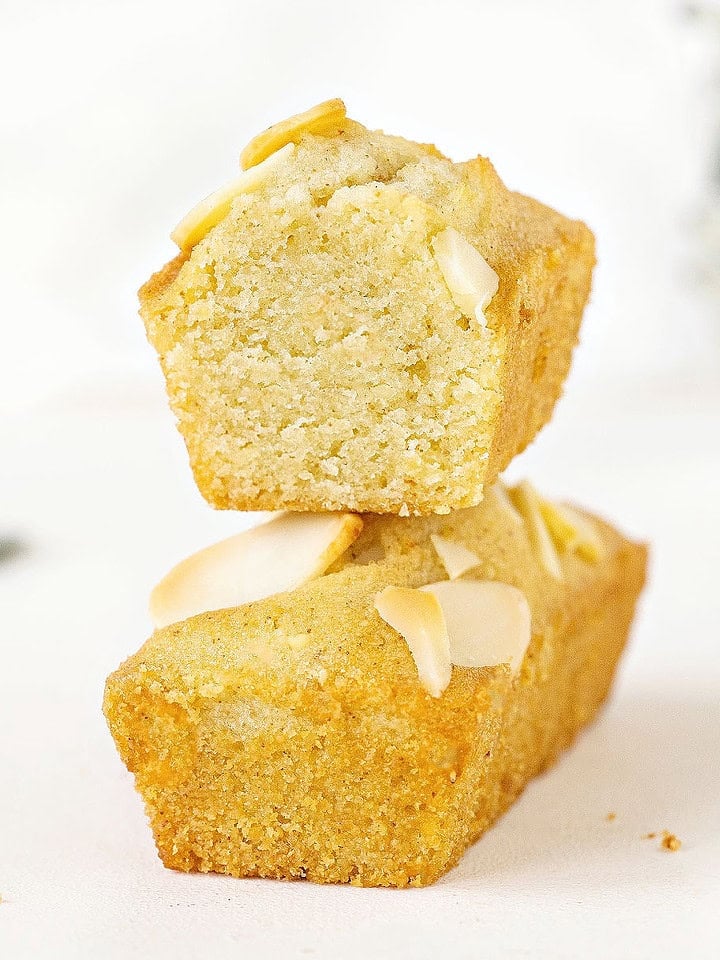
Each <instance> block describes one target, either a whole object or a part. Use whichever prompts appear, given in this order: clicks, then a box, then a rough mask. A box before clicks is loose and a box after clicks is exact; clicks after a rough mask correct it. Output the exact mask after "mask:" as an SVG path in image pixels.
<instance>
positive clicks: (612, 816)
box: [605, 810, 617, 823]
mask: <svg viewBox="0 0 720 960" xmlns="http://www.w3.org/2000/svg"><path fill="white" fill-rule="evenodd" d="M605 819H606V820H607V821H608V823H612V821H613V820H617V814H616V813H614V812H613V811H612V810H611V811H610V813H608V815H607V816H606V817H605Z"/></svg>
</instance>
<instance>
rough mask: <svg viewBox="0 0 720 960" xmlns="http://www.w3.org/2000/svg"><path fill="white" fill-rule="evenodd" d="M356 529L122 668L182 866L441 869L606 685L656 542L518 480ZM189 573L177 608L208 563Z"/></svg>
mask: <svg viewBox="0 0 720 960" xmlns="http://www.w3.org/2000/svg"><path fill="white" fill-rule="evenodd" d="M277 535H278V534H277V531H276V533H275V534H274V536H277ZM262 538H263V534H262V531H261V533H260V535H259V536H258V537H256V539H254V540H253V539H252V538H250V540H248V541H247V542H248V543H250V544H251V545H253V544H254V546H251V547H250V552H251V553H253V552H254V553H255V556H256V557H257V565H258V566H259V567H263V569H264V565H265V564H267V556H269V555H270V554H268V553H267V551H266V550H265V548H264V547H263V546H262ZM353 538H354V539H353ZM347 539H349V540H352V542H351V543H349V545H347V544H346V543H345V541H343V544H342V551H343V552H341V554H340V555H339V556H337V557H332V556H331V555H330V554H326V559H327V558H329V560H330V566H329V567H328V568H327V569H326V570H325V571H324V572H320V573H317V572H316V573H315V574H313V576H312V578H310V579H309V580H308V582H305V583H304V584H302V585H300V586H298V587H296V588H295V589H290V590H286V591H285V592H281V593H276V594H275V595H273V596H269V597H266V598H264V599H260V600H257V601H255V602H251V603H247V604H244V605H242V606H236V607H229V608H227V609H221V610H214V611H206V612H202V613H198V614H197V615H195V616H191V617H188V618H187V619H183V620H180V621H179V622H175V623H169V624H168V625H167V626H165V627H163V628H162V629H158V630H157V631H156V632H155V633H154V634H153V636H152V637H151V638H150V639H149V640H148V641H147V643H146V644H145V645H144V646H143V647H142V648H141V649H140V650H139V652H138V653H136V654H135V655H134V656H132V657H131V658H130V659H129V660H127V661H126V662H125V663H124V664H123V665H122V666H121V667H120V668H119V669H118V670H117V671H116V672H115V673H114V674H112V676H111V677H110V678H109V679H108V682H107V687H106V693H105V702H104V709H105V714H106V717H107V720H108V723H109V726H110V729H111V731H112V735H113V737H114V739H115V742H116V745H117V748H118V750H119V752H120V755H121V757H122V759H123V761H124V762H125V764H126V765H127V767H128V769H129V770H131V771H132V772H133V773H134V775H135V780H136V784H137V788H138V790H139V791H140V793H141V795H142V797H143V800H144V802H145V806H146V809H147V812H148V816H149V818H150V822H151V825H152V829H153V832H154V835H155V840H156V843H157V848H158V851H159V853H160V857H161V858H162V861H163V862H164V863H165V865H166V866H168V867H172V868H174V869H177V870H184V871H203V872H209V871H212V872H218V873H224V874H230V875H233V876H237V877H276V878H307V879H309V880H313V881H316V882H324V883H329V882H338V883H348V882H349V883H353V884H358V885H362V886H375V885H380V886H395V887H403V886H407V885H416V886H420V885H424V884H428V883H432V882H433V881H435V880H436V879H437V878H438V877H440V876H441V875H442V874H443V873H444V872H445V871H447V870H448V869H449V868H450V867H452V866H453V865H454V864H455V863H457V861H458V859H459V858H460V857H461V855H462V853H463V851H464V850H465V849H466V848H467V847H468V845H470V844H472V843H473V842H474V841H475V840H476V839H477V838H478V837H479V836H480V835H481V834H482V833H483V832H484V831H485V830H486V829H487V828H488V827H489V826H490V824H492V822H493V821H494V820H495V819H496V818H497V817H498V816H500V814H502V813H503V811H504V810H506V809H507V807H508V806H509V805H510V804H511V803H512V802H513V801H514V800H515V799H516V798H517V796H518V795H519V794H520V793H521V791H522V790H523V788H524V787H525V785H526V784H527V783H528V781H529V780H530V779H531V778H532V777H534V776H535V775H536V774H538V773H539V772H540V771H542V770H543V769H544V768H545V767H547V766H548V765H549V764H551V763H552V762H553V761H554V760H555V758H556V757H557V756H558V754H559V753H560V752H561V751H562V750H563V749H565V748H566V747H567V746H568V745H569V744H570V743H571V742H572V740H573V738H574V737H575V735H576V734H577V732H578V731H579V730H580V729H581V728H582V727H583V726H584V725H585V724H587V723H588V722H589V721H590V720H592V718H593V717H594V716H595V713H596V711H597V710H598V707H599V706H600V705H601V704H602V702H603V701H604V699H605V697H606V696H607V694H608V690H609V688H610V684H611V682H612V678H613V675H614V673H615V668H616V665H617V662H618V658H619V657H620V654H621V653H622V650H623V647H624V645H625V642H626V639H627V636H628V630H629V627H630V624H631V621H632V618H633V611H634V608H635V603H636V600H637V597H638V594H639V592H640V590H641V588H642V584H643V580H644V575H645V564H646V550H645V548H644V547H643V546H641V545H638V544H635V543H633V542H631V541H629V540H627V539H626V538H624V537H623V536H622V535H621V534H620V533H618V532H617V531H616V530H614V529H613V528H612V527H610V526H609V525H607V524H606V523H604V522H603V521H601V520H599V519H597V518H595V517H592V516H590V515H588V514H586V513H583V512H581V511H578V510H576V509H573V508H570V507H566V506H560V505H557V504H552V503H549V502H548V501H546V500H544V499H543V498H542V497H540V496H539V495H538V494H537V493H536V492H535V491H534V490H533V488H532V487H530V486H529V485H527V484H524V485H521V486H520V487H519V488H517V489H515V490H511V491H509V492H508V491H506V490H505V489H504V488H503V487H501V486H500V485H497V486H495V487H493V488H491V489H489V490H488V491H487V496H486V498H485V500H484V501H483V503H482V504H480V505H479V506H477V507H474V508H471V509H467V510H462V511H457V512H453V513H452V514H450V515H448V516H431V517H425V518H400V517H390V516H387V517H378V516H368V515H365V516H362V517H361V518H358V520H357V524H356V526H355V528H354V531H353V533H352V536H351V537H348V538H347ZM243 543H245V541H243ZM288 543H289V542H288ZM294 543H295V546H293V547H292V549H293V550H295V549H297V541H294ZM289 545H290V544H289ZM300 547H302V544H300ZM224 549H225V548H224ZM233 549H234V550H236V552H237V549H236V548H235V547H233ZM263 551H265V552H263ZM231 554H232V551H231V550H229V549H225V552H224V553H223V555H222V558H221V561H220V562H221V564H226V565H227V564H228V563H232V562H234V561H232V558H231ZM228 558H230V559H228ZM178 569H180V568H178ZM267 569H268V570H269V571H270V572H269V573H268V574H267V576H268V578H269V582H271V581H272V577H273V574H272V569H273V568H272V564H268V565H267ZM317 569H318V570H320V569H321V568H320V567H318V568H317ZM178 576H179V579H178ZM178 576H176V577H175V579H174V580H173V581H172V584H171V586H172V591H171V590H170V588H169V587H167V585H166V588H165V594H164V595H163V597H162V598H161V599H162V600H163V602H164V604H165V606H164V607H163V611H164V615H165V619H166V620H168V619H172V617H173V616H180V615H181V614H180V613H179V612H178V611H180V610H181V606H175V607H173V606H172V604H177V603H178V598H177V593H178V592H181V593H183V594H187V593H188V586H187V580H188V579H190V580H192V578H193V577H196V576H197V571H196V570H195V568H194V567H193V566H192V564H190V565H189V566H187V565H186V566H184V567H183V568H182V570H181V571H180V574H179V575H178ZM168 582H169V583H170V581H168ZM178 584H180V586H178ZM433 585H434V586H433ZM421 588H424V589H421ZM202 589H203V587H202V584H201V585H200V587H198V590H199V591H200V593H199V594H198V597H200V599H199V600H198V597H196V598H195V600H194V602H196V603H197V605H198V606H202V597H201V594H202ZM432 590H435V593H432ZM427 591H430V592H431V596H430V597H429V598H428V592H427ZM466 594H467V596H469V597H470V598H471V600H470V601H468V602H469V603H470V606H469V607H468V606H467V603H466V600H462V603H463V604H465V607H462V609H461V604H460V601H459V600H457V601H456V598H458V597H461V596H462V597H465V596H466ZM436 596H438V597H440V598H441V609H442V611H443V614H444V620H445V621H446V623H447V628H448V632H449V634H450V646H449V647H448V645H447V643H446V642H445V641H446V640H447V636H445V638H444V639H443V637H442V636H441V635H440V634H438V635H437V636H436V633H437V631H436V625H435V620H433V617H434V616H435V613H436V612H437V606H435V607H433V606H432V605H433V604H434V603H435V600H434V598H435V597H436ZM475 596H477V597H478V598H479V599H478V601H477V602H478V603H479V604H480V605H479V606H478V607H477V608H473V606H472V603H474V602H475V601H474V600H472V598H473V597H475ZM398 598H399V600H400V601H401V602H399V603H398ZM423 598H425V599H423ZM426 601H427V602H426ZM216 602H217V601H216ZM159 604H160V600H157V601H156V608H157V609H158V610H159V609H160V606H159ZM168 604H169V605H170V606H168ZM408 609H410V611H411V616H410V618H409V619H408V616H407V611H408ZM168 611H169V612H168ZM426 611H429V613H427V617H428V619H425V620H424V619H423V618H424V617H426ZM416 614H417V616H416ZM413 617H414V618H415V619H413ZM458 617H460V621H461V622H460V626H459V627H458ZM418 618H419V620H418ZM463 618H464V619H463ZM391 623H393V624H394V626H391ZM418 623H419V629H418ZM465 628H468V629H470V632H469V633H468V632H467V630H466V635H465V636H464V639H463V640H462V643H460V641H459V640H458V636H457V631H458V630H459V629H460V630H461V631H462V629H465ZM473 630H474V631H475V632H473ZM523 631H526V635H524V634H523ZM438 637H439V638H440V639H438ZM441 641H442V642H441ZM443 643H444V644H445V645H444V646H443ZM463 644H464V647H463ZM472 644H475V647H474V648H472V649H470V647H471V646H472ZM461 648H462V649H461ZM448 650H449V651H450V653H449V656H450V659H451V660H452V664H451V662H450V660H447V656H448ZM460 663H462V664H468V663H469V664H475V665H470V666H467V665H459V664H460Z"/></svg>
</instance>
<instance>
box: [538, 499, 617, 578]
mask: <svg viewBox="0 0 720 960" xmlns="http://www.w3.org/2000/svg"><path fill="white" fill-rule="evenodd" d="M540 512H541V513H542V515H543V520H544V521H545V525H546V526H547V528H548V530H549V531H550V535H551V537H552V538H553V540H554V541H555V545H556V546H557V548H558V549H559V550H562V551H563V552H565V553H576V554H577V555H578V556H579V557H582V559H583V560H587V561H588V562H590V563H597V562H598V560H600V558H601V557H602V555H603V553H604V548H603V542H602V540H601V539H600V536H599V534H598V532H597V530H596V529H595V526H594V525H593V523H592V522H591V521H590V520H588V518H587V517H585V516H583V514H581V513H579V512H578V511H577V510H573V508H572V507H567V506H564V505H563V506H560V505H559V504H557V503H550V501H549V500H542V502H541V504H540Z"/></svg>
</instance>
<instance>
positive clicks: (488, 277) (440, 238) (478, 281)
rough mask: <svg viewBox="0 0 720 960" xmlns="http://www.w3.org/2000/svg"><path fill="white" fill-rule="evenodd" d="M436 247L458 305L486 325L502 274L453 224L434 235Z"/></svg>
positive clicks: (447, 281) (442, 269)
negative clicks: (489, 307)
mask: <svg viewBox="0 0 720 960" xmlns="http://www.w3.org/2000/svg"><path fill="white" fill-rule="evenodd" d="M432 249H433V253H434V255H435V259H436V261H437V264H438V266H439V267H440V271H441V273H442V275H443V277H444V279H445V283H446V284H447V285H448V289H449V291H450V295H451V296H452V298H453V300H454V301H455V304H456V306H457V307H458V309H459V310H460V311H461V312H462V313H463V314H464V315H465V316H466V317H471V318H472V317H474V318H475V319H477V321H478V323H480V324H482V325H483V326H484V325H485V314H484V310H485V308H486V307H487V305H488V304H489V303H490V301H491V300H492V298H493V297H494V296H495V294H496V293H497V289H498V285H499V278H498V275H497V274H496V273H495V271H494V270H493V268H492V267H491V266H490V264H489V263H488V262H487V260H486V259H485V258H484V257H483V255H482V254H481V253H480V252H479V251H478V250H476V249H475V247H474V246H473V245H472V244H471V243H469V242H468V241H467V240H466V239H465V237H463V235H462V234H461V233H458V231H457V230H455V229H453V227H447V228H446V229H445V230H442V231H441V232H440V233H438V234H437V235H436V236H435V237H434V239H433V241H432Z"/></svg>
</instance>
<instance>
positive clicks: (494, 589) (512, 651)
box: [420, 580, 530, 672]
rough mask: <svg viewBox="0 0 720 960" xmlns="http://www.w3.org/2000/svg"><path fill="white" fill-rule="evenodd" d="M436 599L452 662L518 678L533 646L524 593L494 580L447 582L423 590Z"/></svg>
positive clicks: (528, 612)
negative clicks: (503, 669) (506, 670)
mask: <svg viewBox="0 0 720 960" xmlns="http://www.w3.org/2000/svg"><path fill="white" fill-rule="evenodd" d="M420 590H421V592H423V593H427V594H429V595H431V596H434V597H436V598H437V599H438V600H439V602H440V606H441V607H442V612H443V615H444V617H445V623H446V624H447V632H448V640H449V644H450V662H451V663H453V664H455V665H456V666H458V667H496V666H499V665H500V664H502V663H509V664H510V669H511V670H512V671H513V672H517V671H518V670H519V669H520V667H521V666H522V662H523V658H524V656H525V651H526V650H527V648H528V644H529V643H530V607H529V606H528V602H527V598H526V597H525V594H524V593H523V592H522V590H518V588H517V587H513V586H511V585H510V584H508V583H496V582H494V581H490V580H455V581H451V580H442V581H440V583H429V584H428V585H427V586H426V587H421V588H420Z"/></svg>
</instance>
